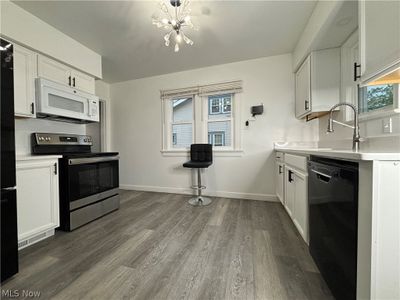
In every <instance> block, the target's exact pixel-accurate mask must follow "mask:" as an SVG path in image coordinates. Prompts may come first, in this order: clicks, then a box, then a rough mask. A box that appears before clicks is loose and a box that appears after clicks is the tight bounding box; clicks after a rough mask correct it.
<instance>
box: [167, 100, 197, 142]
mask: <svg viewBox="0 0 400 300" xmlns="http://www.w3.org/2000/svg"><path fill="white" fill-rule="evenodd" d="M171 103H172V146H173V148H187V147H189V146H190V145H191V144H192V142H193V99H192V98H181V99H175V100H172V101H171Z"/></svg>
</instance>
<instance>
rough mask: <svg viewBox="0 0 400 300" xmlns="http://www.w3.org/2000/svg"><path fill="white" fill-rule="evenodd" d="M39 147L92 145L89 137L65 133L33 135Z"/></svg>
mask: <svg viewBox="0 0 400 300" xmlns="http://www.w3.org/2000/svg"><path fill="white" fill-rule="evenodd" d="M33 135H34V136H35V141H36V144H37V145H89V146H91V145H92V137H91V136H89V135H77V134H63V133H33Z"/></svg>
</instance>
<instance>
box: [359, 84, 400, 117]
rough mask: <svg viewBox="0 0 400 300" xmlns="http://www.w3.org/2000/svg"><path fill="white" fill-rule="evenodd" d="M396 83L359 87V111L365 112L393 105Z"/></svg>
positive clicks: (396, 89)
mask: <svg viewBox="0 0 400 300" xmlns="http://www.w3.org/2000/svg"><path fill="white" fill-rule="evenodd" d="M396 91H398V84H384V85H372V86H366V87H363V88H361V89H360V97H359V105H358V108H359V112H360V113H365V112H370V111H375V110H378V109H384V108H387V107H393V103H394V97H396Z"/></svg>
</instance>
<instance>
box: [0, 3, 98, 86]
mask: <svg viewBox="0 0 400 300" xmlns="http://www.w3.org/2000/svg"><path fill="white" fill-rule="evenodd" d="M0 7H1V9H0V11H1V18H0V19H1V22H0V32H1V34H2V35H3V36H5V37H7V38H9V39H12V40H14V41H16V42H18V43H19V44H21V45H24V46H27V47H29V48H32V49H33V50H35V51H38V52H41V53H43V54H46V55H48V56H51V57H53V58H55V59H58V60H59V61H61V62H63V63H65V64H69V65H71V66H72V67H75V68H77V69H80V70H82V71H84V72H86V73H89V74H91V75H93V76H95V77H98V78H102V67H101V56H100V55H99V54H97V53H96V52H94V51H93V50H90V49H89V48H87V47H86V46H84V45H82V44H80V43H78V42H77V41H75V40H73V39H72V38H70V37H69V36H67V35H66V34H64V33H62V32H61V31H59V30H57V29H56V28H54V27H52V26H50V25H49V24H47V23H45V22H43V21H42V20H41V19H39V18H38V17H36V16H34V15H32V14H30V13H28V12H27V11H25V10H23V9H22V8H20V7H19V6H18V5H16V4H14V3H12V2H10V1H8V0H6V1H4V0H2V1H0ZM71 22H73V17H72V18H71Z"/></svg>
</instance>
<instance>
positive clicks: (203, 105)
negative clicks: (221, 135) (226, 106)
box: [160, 92, 243, 157]
mask: <svg viewBox="0 0 400 300" xmlns="http://www.w3.org/2000/svg"><path fill="white" fill-rule="evenodd" d="M213 94H214V95H217V94H220V95H222V94H232V103H231V118H229V119H227V118H225V119H223V120H224V121H227V120H233V121H232V123H231V130H232V132H231V136H232V145H231V146H230V147H220V146H218V147H213V152H214V156H216V157H219V156H228V157H231V156H242V155H243V149H242V134H241V127H240V124H241V114H240V107H241V105H242V101H241V93H240V92H238V93H234V92H220V93H213ZM213 94H208V95H201V96H199V95H192V99H193V123H192V130H193V133H192V139H193V142H192V143H208V130H207V129H208V128H207V126H208V117H207V115H208V96H210V95H213ZM185 96H187V97H190V96H188V95H185ZM179 97H180V96H175V97H168V98H167V97H162V109H161V114H162V149H161V151H160V152H161V153H162V155H163V156H173V157H176V156H179V157H182V156H183V157H188V156H189V153H190V147H188V148H183V149H180V148H173V147H172V127H170V126H172V124H171V121H172V105H169V104H170V103H171V101H172V100H173V99H176V98H179ZM167 116H168V117H167ZM212 121H217V120H212ZM221 121H222V120H221ZM167 129H169V130H167Z"/></svg>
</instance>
